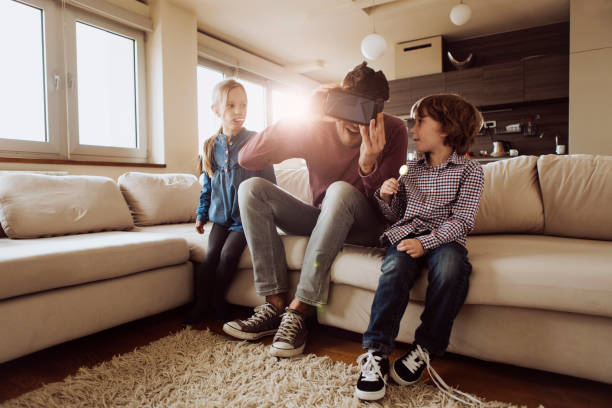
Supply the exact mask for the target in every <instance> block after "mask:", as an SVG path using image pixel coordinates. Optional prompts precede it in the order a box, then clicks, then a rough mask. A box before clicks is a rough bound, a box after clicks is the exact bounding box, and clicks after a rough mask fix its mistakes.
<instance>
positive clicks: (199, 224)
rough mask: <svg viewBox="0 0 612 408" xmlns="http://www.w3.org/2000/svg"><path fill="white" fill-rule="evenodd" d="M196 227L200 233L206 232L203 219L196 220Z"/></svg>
mask: <svg viewBox="0 0 612 408" xmlns="http://www.w3.org/2000/svg"><path fill="white" fill-rule="evenodd" d="M195 229H196V231H198V234H203V233H204V223H203V222H202V221H196V224H195Z"/></svg>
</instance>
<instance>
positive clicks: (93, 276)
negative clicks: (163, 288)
mask: <svg viewBox="0 0 612 408" xmlns="http://www.w3.org/2000/svg"><path fill="white" fill-rule="evenodd" d="M188 259H189V248H188V246H187V243H186V242H185V240H184V239H182V238H179V237H171V236H168V235H165V234H153V233H146V232H131V231H130V232H125V231H112V232H98V233H92V234H81V235H66V236H61V237H52V238H39V239H31V240H30V239H28V240H12V239H8V238H4V239H2V240H1V243H0V299H4V298H9V297H13V296H18V295H23V294H29V293H34V292H40V291H43V290H48V289H54V288H59V287H65V286H72V285H77V284H82V283H88V282H95V281H100V280H104V279H109V278H115V277H118V276H123V275H129V274H132V273H137V272H141V271H146V270H150V269H156V268H160V267H165V266H170V265H177V264H181V263H184V262H186V261H187V260H188Z"/></svg>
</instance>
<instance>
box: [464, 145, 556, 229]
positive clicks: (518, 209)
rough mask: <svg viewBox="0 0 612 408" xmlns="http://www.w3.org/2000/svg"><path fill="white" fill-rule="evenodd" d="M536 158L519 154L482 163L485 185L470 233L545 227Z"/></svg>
mask: <svg viewBox="0 0 612 408" xmlns="http://www.w3.org/2000/svg"><path fill="white" fill-rule="evenodd" d="M537 161H538V158H537V157H536V156H519V157H514V158H512V159H506V160H499V161H496V162H493V163H488V164H485V165H484V166H482V168H483V170H484V176H485V187H484V191H483V193H482V196H481V198H480V206H479V208H478V214H477V215H476V227H475V229H474V231H472V234H493V233H540V232H542V231H543V230H544V209H543V205H542V198H541V194H540V188H539V186H538V174H537V170H536V163H537Z"/></svg>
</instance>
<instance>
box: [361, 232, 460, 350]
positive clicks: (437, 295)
mask: <svg viewBox="0 0 612 408" xmlns="http://www.w3.org/2000/svg"><path fill="white" fill-rule="evenodd" d="M424 266H427V267H428V269H429V274H428V276H427V278H428V282H429V283H428V286H427V294H426V298H425V310H424V311H423V313H422V314H421V325H420V326H419V327H418V328H417V330H416V333H415V336H414V341H415V343H417V344H418V345H420V346H421V347H424V348H426V349H427V351H429V353H430V354H431V355H434V356H440V355H442V354H443V353H444V351H445V350H446V348H447V347H448V342H449V339H450V333H451V329H452V326H453V322H454V320H455V317H456V316H457V314H458V313H459V309H460V308H461V306H462V305H463V302H465V298H466V296H467V292H468V287H469V277H470V273H471V272H472V265H471V264H470V263H469V261H468V259H467V250H466V249H465V248H464V247H463V246H462V245H460V244H458V243H456V242H451V243H447V244H443V245H440V246H439V247H437V248H435V249H433V250H431V251H430V252H428V253H426V254H425V255H423V256H422V257H420V258H416V259H415V258H411V257H410V255H408V254H407V253H406V252H403V251H398V250H397V248H396V246H390V247H388V248H387V253H386V255H385V259H384V261H383V265H382V275H381V276H380V279H379V281H378V288H377V289H376V294H375V295H374V301H373V303H372V311H371V313H370V325H369V326H368V330H367V331H366V332H365V334H364V335H363V347H364V348H366V349H373V350H377V351H380V352H382V353H384V354H387V355H389V354H391V352H392V351H393V348H394V345H395V338H396V337H397V334H398V332H399V327H400V320H401V319H402V316H403V315H404V311H405V310H406V306H407V305H408V300H409V298H410V289H412V286H413V285H414V283H415V281H416V280H417V278H418V277H419V274H420V273H421V270H422V267H424Z"/></svg>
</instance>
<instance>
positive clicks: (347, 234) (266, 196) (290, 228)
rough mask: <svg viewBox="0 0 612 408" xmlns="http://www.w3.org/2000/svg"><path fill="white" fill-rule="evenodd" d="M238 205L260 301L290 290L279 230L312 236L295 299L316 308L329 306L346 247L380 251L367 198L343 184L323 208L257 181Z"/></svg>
mask: <svg viewBox="0 0 612 408" xmlns="http://www.w3.org/2000/svg"><path fill="white" fill-rule="evenodd" d="M238 202H239V204H240V218H241V219H242V225H243V227H244V233H245V235H246V239H247V242H248V244H249V248H250V250H251V257H252V260H253V273H254V277H255V291H256V292H257V294H258V295H259V296H269V295H274V294H279V293H286V292H288V291H289V280H288V277H287V261H286V259H285V248H284V247H283V244H282V242H281V239H280V236H279V234H278V232H277V230H276V228H277V227H279V228H280V229H282V230H283V231H284V232H286V233H287V234H292V235H304V236H310V238H309V240H308V245H307V246H306V253H305V255H304V261H303V263H302V270H301V273H300V282H299V284H298V286H297V289H296V293H295V297H296V298H297V299H299V300H300V301H302V302H304V303H307V304H309V305H312V306H319V305H324V304H327V296H328V292H329V278H330V276H329V275H330V267H331V264H332V262H333V261H334V258H335V257H336V255H337V254H338V252H339V251H340V250H341V249H342V245H344V243H345V242H346V243H350V244H356V245H367V246H377V245H379V241H378V237H379V236H380V234H382V232H383V229H384V221H383V220H382V218H381V217H380V216H379V215H378V212H377V211H376V210H375V209H374V207H373V206H372V205H371V204H370V202H369V201H368V200H367V199H366V197H365V196H364V195H363V193H361V192H360V191H359V190H357V189H356V188H355V187H353V186H352V185H351V184H349V183H347V182H344V181H336V182H334V183H332V184H330V185H329V187H328V188H327V191H326V192H325V198H324V199H323V203H322V204H321V208H320V209H319V208H316V207H313V206H312V205H309V204H307V203H305V202H303V201H300V200H299V199H297V198H296V197H294V196H292V195H291V194H289V193H288V192H286V191H285V190H283V189H282V188H280V187H278V186H277V185H275V184H273V183H271V182H269V181H268V180H265V179H262V178H259V177H251V178H250V179H248V180H245V181H243V182H242V183H240V187H239V189H238Z"/></svg>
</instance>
